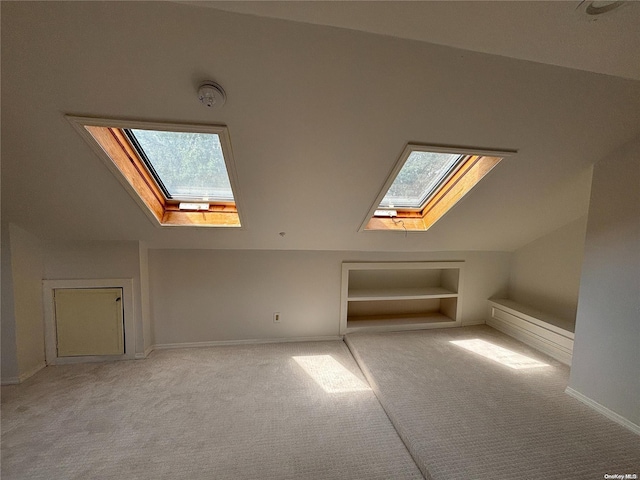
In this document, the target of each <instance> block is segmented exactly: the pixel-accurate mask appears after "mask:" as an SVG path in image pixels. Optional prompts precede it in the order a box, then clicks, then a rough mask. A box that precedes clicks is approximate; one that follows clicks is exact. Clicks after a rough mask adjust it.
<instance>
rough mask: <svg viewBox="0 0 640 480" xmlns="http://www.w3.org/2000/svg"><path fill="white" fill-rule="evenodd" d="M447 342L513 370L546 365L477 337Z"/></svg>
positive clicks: (546, 365)
mask: <svg viewBox="0 0 640 480" xmlns="http://www.w3.org/2000/svg"><path fill="white" fill-rule="evenodd" d="M449 343H453V344H454V345H456V346H458V347H462V348H464V349H466V350H469V351H470V352H473V353H477V354H478V355H482V356H483V357H485V358H488V359H490V360H493V361H494V362H498V363H501V364H502V365H506V366H507V367H510V368H513V369H515V370H522V369H524V368H540V367H548V366H549V365H548V364H546V363H542V362H539V361H538V360H534V359H533V358H530V357H527V356H525V355H522V354H520V353H516V352H513V351H511V350H509V349H507V348H503V347H500V346H498V345H495V344H493V343H491V342H487V341H485V340H480V339H479V338H473V339H469V340H451V341H450V342H449Z"/></svg>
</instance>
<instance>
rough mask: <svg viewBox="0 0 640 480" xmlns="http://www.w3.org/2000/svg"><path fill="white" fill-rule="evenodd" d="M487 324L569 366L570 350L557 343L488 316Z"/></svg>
mask: <svg viewBox="0 0 640 480" xmlns="http://www.w3.org/2000/svg"><path fill="white" fill-rule="evenodd" d="M487 325H489V326H490V327H492V328H495V329H496V330H499V331H501V332H502V333H506V334H507V335H509V336H510V337H513V338H516V339H518V340H520V341H521V342H522V343H525V344H527V345H529V346H530V347H533V348H535V349H537V350H539V351H541V352H542V353H546V354H547V355H549V356H550V357H552V358H555V359H556V360H559V361H560V362H562V363H564V364H565V365H569V366H571V360H572V358H573V355H572V352H567V351H565V350H563V349H561V348H560V347H559V346H558V345H557V344H555V343H552V342H551V341H550V340H547V339H545V338H542V337H540V336H538V335H536V334H535V333H532V332H530V331H527V330H524V329H522V328H520V327H518V326H517V325H513V324H510V323H507V322H504V321H502V320H499V319H497V318H489V319H488V320H487Z"/></svg>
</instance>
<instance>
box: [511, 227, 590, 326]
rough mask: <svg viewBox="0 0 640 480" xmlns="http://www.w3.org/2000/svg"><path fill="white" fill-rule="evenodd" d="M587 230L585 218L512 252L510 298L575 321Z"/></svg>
mask: <svg viewBox="0 0 640 480" xmlns="http://www.w3.org/2000/svg"><path fill="white" fill-rule="evenodd" d="M586 228H587V217H586V216H585V217H582V218H579V219H578V220H575V221H573V222H571V223H569V224H567V225H565V226H563V227H561V228H559V229H558V230H555V231H553V232H551V233H549V234H547V235H545V236H543V237H541V238H538V239H536V240H534V241H533V242H531V243H529V244H527V245H525V246H523V247H522V248H519V249H518V250H516V251H515V252H513V256H512V259H511V272H510V279H509V298H511V300H514V301H516V302H519V303H524V304H526V305H530V306H532V307H535V308H537V309H538V310H542V311H544V312H547V313H550V314H552V315H556V316H558V317H561V318H567V319H575V318H576V310H577V308H578V290H579V288H580V271H581V268H582V257H583V252H584V238H585V232H586Z"/></svg>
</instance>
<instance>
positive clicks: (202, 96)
mask: <svg viewBox="0 0 640 480" xmlns="http://www.w3.org/2000/svg"><path fill="white" fill-rule="evenodd" d="M198 100H200V103H202V104H203V105H204V106H205V107H214V106H216V105H217V106H222V105H224V102H226V101H227V96H226V94H225V93H224V90H223V89H222V87H221V86H220V85H218V84H217V83H216V82H211V81H208V82H204V83H203V84H202V85H200V88H198Z"/></svg>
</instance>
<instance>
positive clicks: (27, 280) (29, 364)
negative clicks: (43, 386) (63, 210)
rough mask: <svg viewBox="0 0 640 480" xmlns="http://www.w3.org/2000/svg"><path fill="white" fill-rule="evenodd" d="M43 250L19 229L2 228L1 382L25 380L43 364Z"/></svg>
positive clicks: (26, 233) (31, 236)
mask: <svg viewBox="0 0 640 480" xmlns="http://www.w3.org/2000/svg"><path fill="white" fill-rule="evenodd" d="M42 274H43V252H42V248H41V244H40V242H39V241H38V239H37V238H36V237H34V236H33V235H31V234H30V233H29V232H27V231H25V230H23V229H22V228H20V227H18V226H16V225H13V224H8V225H3V231H2V382H3V383H17V382H19V381H22V380H25V379H26V378H28V377H29V376H31V375H32V374H33V373H35V372H36V371H38V370H39V369H40V368H42V367H43V366H44V364H45V358H44V324H43V318H42V315H43V313H42V312H43V308H42Z"/></svg>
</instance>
